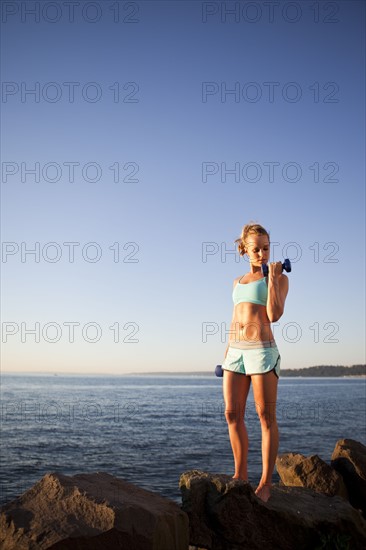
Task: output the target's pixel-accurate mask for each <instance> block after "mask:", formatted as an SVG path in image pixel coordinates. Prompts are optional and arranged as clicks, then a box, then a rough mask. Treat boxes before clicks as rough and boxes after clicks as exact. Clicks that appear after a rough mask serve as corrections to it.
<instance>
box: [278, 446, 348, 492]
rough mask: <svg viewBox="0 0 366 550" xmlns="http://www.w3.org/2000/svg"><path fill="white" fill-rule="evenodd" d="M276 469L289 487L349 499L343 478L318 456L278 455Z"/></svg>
mask: <svg viewBox="0 0 366 550" xmlns="http://www.w3.org/2000/svg"><path fill="white" fill-rule="evenodd" d="M276 469H277V472H278V475H279V476H280V478H281V481H282V483H283V484H284V485H286V486H287V487H307V488H308V489H312V490H313V491H316V492H317V493H322V494H324V495H329V496H335V495H338V496H341V497H343V498H346V499H348V493H347V489H346V486H345V484H344V481H343V478H342V476H341V475H340V474H339V473H338V472H337V471H336V470H334V469H333V468H332V467H331V466H329V464H327V463H326V462H324V460H322V459H321V458H320V457H319V456H318V455H312V456H309V457H306V456H304V455H302V454H299V453H286V454H282V455H278V456H277V459H276Z"/></svg>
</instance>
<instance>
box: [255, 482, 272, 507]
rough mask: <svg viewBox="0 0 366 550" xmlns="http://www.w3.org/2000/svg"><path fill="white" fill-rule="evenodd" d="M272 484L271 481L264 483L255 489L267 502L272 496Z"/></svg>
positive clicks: (259, 496) (258, 495)
mask: <svg viewBox="0 0 366 550" xmlns="http://www.w3.org/2000/svg"><path fill="white" fill-rule="evenodd" d="M270 487H271V484H270V483H263V484H262V485H258V487H257V488H256V490H255V491H254V492H255V494H256V495H257V497H258V498H260V499H261V500H263V502H267V500H268V499H269V498H270V496H271V489H270Z"/></svg>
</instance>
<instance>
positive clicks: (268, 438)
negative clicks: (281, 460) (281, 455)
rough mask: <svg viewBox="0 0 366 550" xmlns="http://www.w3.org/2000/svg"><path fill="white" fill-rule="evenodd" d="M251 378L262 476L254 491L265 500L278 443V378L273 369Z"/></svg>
mask: <svg viewBox="0 0 366 550" xmlns="http://www.w3.org/2000/svg"><path fill="white" fill-rule="evenodd" d="M251 378H252V384H253V395H254V402H255V406H256V410H257V413H258V416H259V419H260V423H261V430H262V477H261V479H260V482H259V484H258V487H257V489H256V491H255V493H256V495H257V496H258V497H259V498H261V499H262V500H264V501H265V502H266V501H267V500H268V498H269V497H270V486H271V483H272V474H273V470H274V466H275V463H276V457H277V452H278V443H279V434H278V426H277V418H276V402H277V386H278V378H277V376H276V375H275V373H274V371H271V372H268V373H266V374H253V375H252V377H251Z"/></svg>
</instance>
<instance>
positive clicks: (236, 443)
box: [223, 370, 250, 481]
mask: <svg viewBox="0 0 366 550" xmlns="http://www.w3.org/2000/svg"><path fill="white" fill-rule="evenodd" d="M249 388H250V376H245V375H244V374H238V373H237V372H231V371H228V370H224V381H223V393H224V401H225V418H226V421H227V423H228V427H229V437H230V443H231V448H232V450H233V455H234V464H235V473H234V475H233V477H234V478H240V479H244V480H245V481H247V480H248V447H249V442H248V433H247V428H246V426H245V422H244V414H245V405H246V401H247V397H248V393H249Z"/></svg>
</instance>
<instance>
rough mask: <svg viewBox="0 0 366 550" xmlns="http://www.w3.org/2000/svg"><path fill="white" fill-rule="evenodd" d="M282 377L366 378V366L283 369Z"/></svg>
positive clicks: (322, 366) (321, 366)
mask: <svg viewBox="0 0 366 550" xmlns="http://www.w3.org/2000/svg"><path fill="white" fill-rule="evenodd" d="M281 375H282V376H349V375H352V376H360V375H364V376H366V365H352V366H351V367H343V366H342V365H320V366H317V367H305V368H302V369H281Z"/></svg>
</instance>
